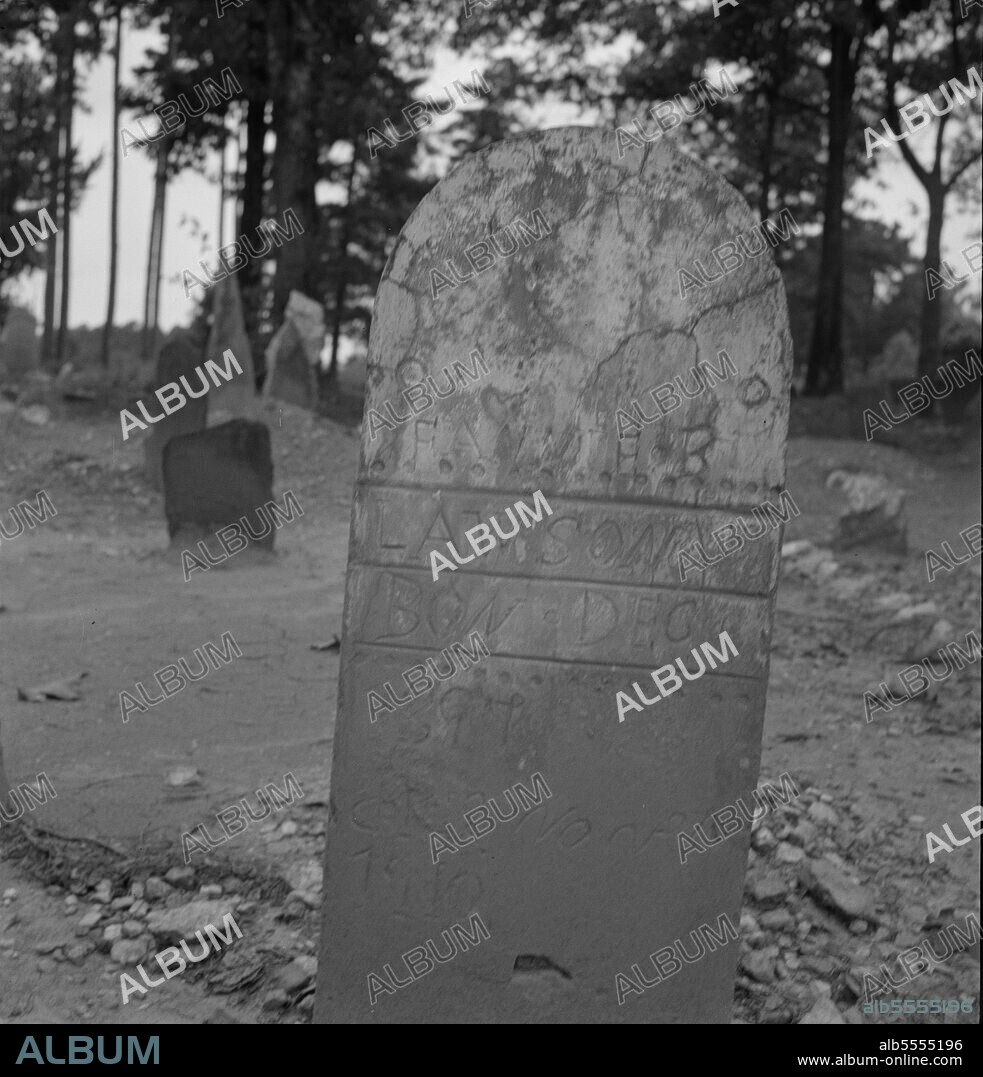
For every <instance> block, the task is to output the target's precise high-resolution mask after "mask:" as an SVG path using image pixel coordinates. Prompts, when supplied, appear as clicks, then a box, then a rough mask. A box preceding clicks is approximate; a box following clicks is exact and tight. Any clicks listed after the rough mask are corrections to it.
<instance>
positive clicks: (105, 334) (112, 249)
mask: <svg viewBox="0 0 983 1077" xmlns="http://www.w3.org/2000/svg"><path fill="white" fill-rule="evenodd" d="M122 40H123V5H122V3H120V4H119V5H118V6H117V8H116V45H115V47H114V48H113V130H112V136H113V179H112V191H111V193H110V209H109V296H108V298H107V299H106V324H105V325H104V326H103V327H102V365H103V369H104V370H108V369H109V347H110V338H111V336H112V332H113V321H114V320H115V317H116V269H117V260H118V254H119V250H118V248H119V141H120V140H119V113H120V108H119V67H120V52H121V43H122Z"/></svg>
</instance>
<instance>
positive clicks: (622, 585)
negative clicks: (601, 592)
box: [348, 540, 772, 601]
mask: <svg viewBox="0 0 983 1077" xmlns="http://www.w3.org/2000/svg"><path fill="white" fill-rule="evenodd" d="M509 541H511V540H509ZM438 552H439V551H438ZM348 568H349V569H353V568H381V569H385V570H386V571H388V572H392V571H398V572H425V573H426V574H427V576H428V577H432V569H430V568H429V567H428V566H427V565H402V564H395V565H393V564H387V563H385V562H383V561H355V560H349V562H348ZM456 571H457V572H461V573H463V574H464V575H465V576H481V577H483V578H485V579H492V580H503V581H504V580H535V581H537V582H540V581H541V582H543V583H577V584H581V583H582V584H589V585H590V586H591V587H617V588H618V589H619V590H645V591H653V590H656V591H667V592H670V593H672V594H679V593H680V592H683V593H685V594H690V595H714V596H719V597H721V598H752V599H756V600H759V601H767V600H768V599H769V598H771V595H772V592H771V591H766V592H763V593H761V592H757V591H725V590H722V589H720V588H715V587H701V588H694V587H684V586H678V587H675V586H673V585H671V584H668V583H631V582H628V581H622V580H581V579H578V578H576V577H574V576H537V575H533V574H530V573H527V572H513V573H509V574H508V575H503V574H502V573H500V572H490V571H482V570H481V569H477V568H470V567H469V566H462V567H460V568H458V569H457V570H456ZM430 582H431V584H433V585H434V586H436V585H437V581H436V580H434V579H432V578H431V580H430Z"/></svg>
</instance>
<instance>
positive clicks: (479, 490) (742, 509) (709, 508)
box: [355, 478, 784, 514]
mask: <svg viewBox="0 0 983 1077" xmlns="http://www.w3.org/2000/svg"><path fill="white" fill-rule="evenodd" d="M355 486H356V489H358V488H359V487H362V488H364V489H366V490H409V491H420V490H425V491H428V492H430V493H434V492H437V493H441V494H442V493H449V494H471V495H483V494H490V495H494V496H495V497H514V498H522V497H532V495H533V494H534V493H535V492H536V491H535V490H532V489H530V490H502V489H500V488H499V487H497V486H433V485H428V484H427V483H394V482H374V481H372V480H370V479H362V478H359V479H358V480H357V481H356V483H355ZM539 489H542V488H541V487H539ZM783 489H784V487H781V486H779V487H776V489H775V490H774V493H775V495H778V494H781V493H782V491H783ZM543 496H544V497H546V498H547V499H548V498H551V497H555V498H556V499H557V500H558V501H575V502H583V503H584V504H587V505H604V506H606V507H610V508H618V507H624V508H631V509H635V508H639V507H642V508H651V509H677V510H680V511H683V512H727V513H731V514H736V513H750V512H751V511H752V510H753V509H755V508H760V507H761V503H760V502H758V503H756V504H754V505H745V504H743V503H742V504H740V505H688V504H682V503H680V502H678V501H664V500H663V499H662V498H655V497H648V498H645V499H642V498H639V499H638V500H635V501H612V500H610V499H608V498H604V497H590V496H588V495H587V494H564V493H560V492H558V491H553V492H552V493H549V492H547V491H545V490H544V491H543Z"/></svg>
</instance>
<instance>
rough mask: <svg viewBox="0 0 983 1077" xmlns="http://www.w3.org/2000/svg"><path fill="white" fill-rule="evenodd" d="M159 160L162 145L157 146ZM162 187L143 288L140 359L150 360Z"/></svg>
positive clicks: (153, 210) (152, 222)
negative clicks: (152, 302)
mask: <svg viewBox="0 0 983 1077" xmlns="http://www.w3.org/2000/svg"><path fill="white" fill-rule="evenodd" d="M156 151H157V156H158V158H159V156H160V153H161V149H160V145H157V146H156ZM160 193H161V192H160V187H159V185H156V184H155V185H154V203H153V207H152V208H151V210H150V239H149V240H148V242H147V277H146V282H145V284H144V288H143V333H142V334H141V336H140V358H141V359H148V358H149V357H150V354H151V350H152V349H151V346H150V296H151V294H152V292H153V280H154V255H155V252H156V250H157V220H158V215H157V203H158V201H159V199H160Z"/></svg>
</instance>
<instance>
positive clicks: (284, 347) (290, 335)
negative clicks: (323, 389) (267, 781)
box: [263, 320, 317, 408]
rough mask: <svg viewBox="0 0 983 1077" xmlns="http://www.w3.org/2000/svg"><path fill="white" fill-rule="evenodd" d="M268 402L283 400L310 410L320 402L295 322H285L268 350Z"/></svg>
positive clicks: (265, 388)
mask: <svg viewBox="0 0 983 1077" xmlns="http://www.w3.org/2000/svg"><path fill="white" fill-rule="evenodd" d="M263 399H264V400H283V401H285V402H286V403H288V404H296V405H297V406H298V407H302V408H309V407H311V406H312V404H313V403H314V401H315V400H316V399H317V383H316V380H315V374H314V368H313V367H312V366H311V363H310V360H309V358H308V355H307V351H306V349H305V347H304V341H303V339H302V338H301V335H300V332H299V331H298V329H297V327H296V326H295V325H294V323H293V322H292V321H289V320H288V321H285V322H284V323H283V325H281V326H280V328H279V329H278V330H277V331H276V332H275V333H274V334H273V338H272V340H270V343H269V347H268V348H267V349H266V381H265V382H264V383H263Z"/></svg>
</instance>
